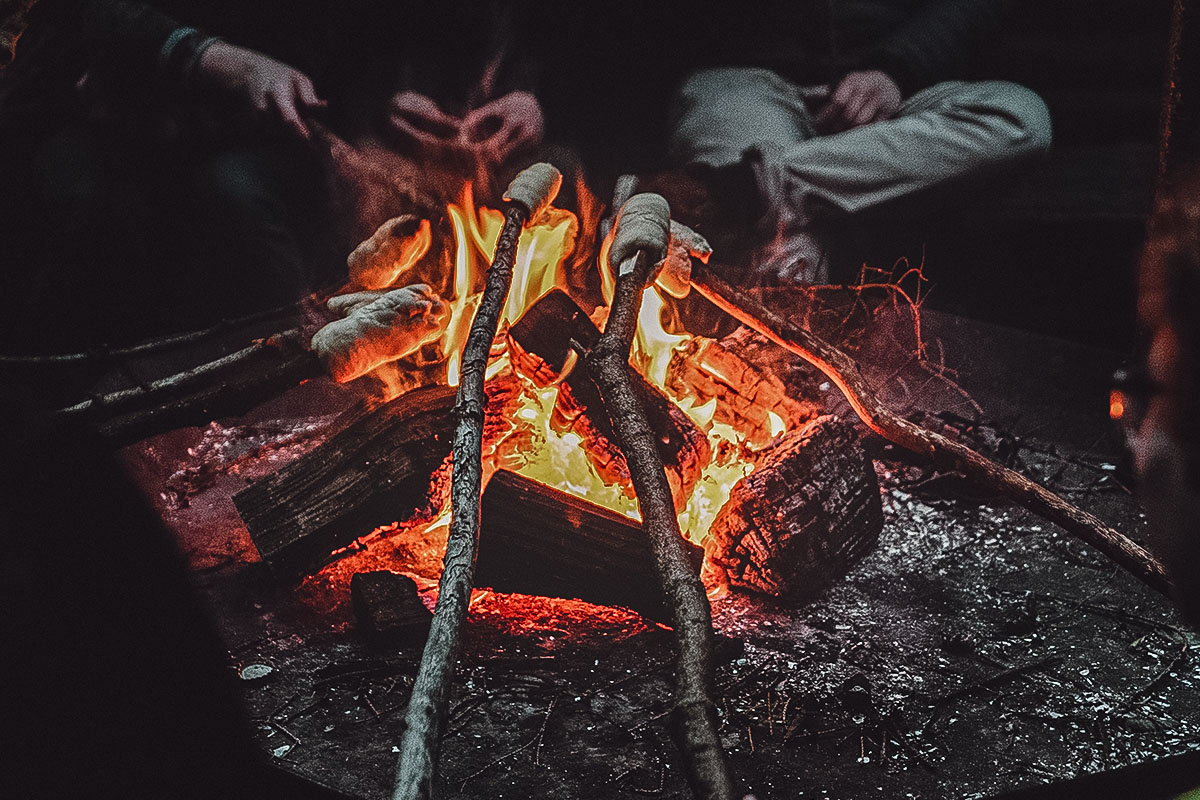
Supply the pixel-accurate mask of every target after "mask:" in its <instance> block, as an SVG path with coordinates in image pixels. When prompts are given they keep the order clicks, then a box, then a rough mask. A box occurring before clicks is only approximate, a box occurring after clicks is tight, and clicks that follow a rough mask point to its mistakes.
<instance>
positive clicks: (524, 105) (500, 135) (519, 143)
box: [463, 92, 544, 164]
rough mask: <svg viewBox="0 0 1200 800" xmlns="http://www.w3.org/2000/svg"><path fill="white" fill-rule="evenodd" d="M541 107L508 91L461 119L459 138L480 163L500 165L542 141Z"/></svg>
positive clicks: (533, 99)
mask: <svg viewBox="0 0 1200 800" xmlns="http://www.w3.org/2000/svg"><path fill="white" fill-rule="evenodd" d="M543 132H544V120H543V117H542V106H541V104H540V103H538V101H537V98H536V97H534V96H533V95H532V94H530V93H529V92H509V93H508V94H506V95H504V96H503V97H498V98H496V99H495V100H493V101H491V102H490V103H487V104H485V105H483V106H480V107H479V108H477V109H475V110H474V111H472V112H471V113H469V114H467V116H466V119H464V120H463V136H464V137H465V139H466V142H467V145H468V146H469V147H470V148H471V149H472V150H474V151H475V152H476V153H477V154H478V156H479V158H480V160H481V161H483V162H484V163H488V164H503V163H504V162H505V161H507V160H508V158H509V156H511V155H513V154H514V153H517V152H519V151H521V150H531V149H533V148H535V147H537V146H538V145H539V144H541V142H542V135H543Z"/></svg>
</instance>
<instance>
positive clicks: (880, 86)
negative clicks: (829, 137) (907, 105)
mask: <svg viewBox="0 0 1200 800" xmlns="http://www.w3.org/2000/svg"><path fill="white" fill-rule="evenodd" d="M900 100H901V95H900V87H899V86H897V85H896V82H895V81H894V80H892V79H891V78H890V77H888V75H887V74H886V73H883V72H880V71H879V70H870V71H867V72H851V73H849V74H848V75H846V77H844V78H842V80H841V82H840V83H838V85H837V88H836V89H834V90H833V96H832V97H830V98H829V102H827V103H826V104H825V106H824V107H823V108H822V109H821V111H820V113H819V114H817V118H816V120H815V121H814V122H815V124H816V126H817V130H818V131H820V132H821V133H824V134H829V133H840V132H841V131H846V130H850V129H851V128H857V127H858V126H860V125H868V124H870V123H872V122H879V121H880V120H884V119H891V118H892V117H894V116H896V112H898V111H899V110H900Z"/></svg>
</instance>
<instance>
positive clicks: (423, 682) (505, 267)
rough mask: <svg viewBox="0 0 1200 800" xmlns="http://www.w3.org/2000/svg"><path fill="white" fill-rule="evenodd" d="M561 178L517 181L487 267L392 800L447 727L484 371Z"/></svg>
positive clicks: (429, 776)
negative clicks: (520, 262) (441, 543)
mask: <svg viewBox="0 0 1200 800" xmlns="http://www.w3.org/2000/svg"><path fill="white" fill-rule="evenodd" d="M561 182H562V176H561V174H559V172H558V170H556V169H554V168H553V167H551V166H550V165H548V164H535V165H534V166H532V167H530V168H529V169H527V170H525V171H524V172H522V173H521V174H520V175H518V176H517V177H516V178H515V179H514V180H513V182H512V184H511V185H510V186H509V191H508V192H507V193H506V195H505V199H506V200H507V201H508V202H507V203H506V204H505V209H504V227H503V229H502V230H501V231H500V239H499V241H498V242H497V243H496V255H495V257H494V258H493V260H492V265H491V267H490V268H489V269H488V273H487V283H486V285H485V287H484V290H483V299H482V300H481V301H480V303H479V308H478V309H477V310H476V312H475V318H474V320H473V321H472V322H471V330H470V332H469V333H468V335H467V343H466V346H465V347H464V348H463V356H462V370H461V377H460V382H459V386H458V397H457V399H456V401H455V405H454V415H455V420H456V429H455V433H454V449H453V454H454V455H453V459H454V473H453V481H452V484H451V489H450V504H451V515H450V534H449V539H448V541H447V543H446V559H445V562H444V565H443V567H442V578H441V582H440V583H439V585H438V600H437V606H436V608H435V609H434V612H433V623H432V625H431V627H430V630H429V637H428V639H427V640H426V642H425V651H424V653H423V654H422V656H421V666H420V668H419V669H418V671H417V678H416V681H415V682H414V683H413V691H412V697H411V698H410V699H409V702H408V710H407V712H406V713H405V717H404V736H403V738H402V739H401V741H400V756H399V760H398V763H397V766H396V782H395V786H394V789H393V792H392V797H393V800H425V799H426V798H429V797H431V796H432V793H433V777H434V772H435V768H436V765H437V756H438V745H439V740H440V738H441V735H442V729H443V728H444V727H445V724H446V704H447V700H448V699H449V695H450V681H451V678H452V677H453V672H454V663H455V661H456V660H457V659H458V648H459V639H460V636H461V633H462V626H463V622H464V620H465V619H466V616H467V605H468V602H469V601H470V599H471V584H472V581H473V579H474V572H475V555H476V551H477V545H478V539H479V503H480V493H481V490H482V483H483V464H482V452H483V410H484V407H485V406H486V405H487V400H486V398H485V397H484V391H483V383H484V372H485V370H486V368H487V360H488V353H489V351H490V350H491V346H492V340H493V339H495V337H496V330H497V328H498V327H499V324H500V314H501V312H502V311H503V310H504V304H505V302H506V301H507V299H508V291H509V287H510V286H511V284H512V271H513V262H514V261H515V260H516V254H517V243H518V240H519V239H520V236H521V230H522V228H523V227H524V225H525V224H526V223H527V222H528V221H530V220H531V219H533V218H535V217H536V216H537V214H538V213H540V212H541V210H542V209H543V208H545V206H547V205H549V203H550V202H551V201H552V200H553V199H554V196H555V195H556V194H557V193H558V187H559V185H561Z"/></svg>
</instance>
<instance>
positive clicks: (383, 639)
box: [350, 569, 433, 646]
mask: <svg viewBox="0 0 1200 800" xmlns="http://www.w3.org/2000/svg"><path fill="white" fill-rule="evenodd" d="M350 598H351V600H352V601H353V605H354V617H355V619H356V620H357V621H358V626H359V629H360V630H361V631H362V632H363V633H364V634H365V635H366V637H367V638H368V639H369V640H370V641H371V642H373V643H374V644H377V645H381V646H396V645H401V644H407V643H413V642H423V641H425V636H426V635H427V634H428V633H429V623H430V620H432V619H433V613H432V612H431V611H430V610H429V609H428V608H426V607H425V604H424V603H422V602H421V597H420V595H419V594H417V584H416V583H414V582H413V579H412V578H409V577H407V576H405V575H400V574H398V573H395V572H392V571H391V570H386V569H381V570H375V571H373V572H359V573H356V574H355V575H354V577H353V578H351V579H350Z"/></svg>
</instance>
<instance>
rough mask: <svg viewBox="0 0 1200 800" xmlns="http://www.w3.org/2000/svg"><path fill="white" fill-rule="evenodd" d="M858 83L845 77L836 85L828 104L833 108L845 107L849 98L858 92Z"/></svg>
mask: <svg viewBox="0 0 1200 800" xmlns="http://www.w3.org/2000/svg"><path fill="white" fill-rule="evenodd" d="M858 86H859V84H858V81H856V80H855V79H854V78H851V77H846V78H843V79H842V82H841V83H839V84H838V87H837V89H836V90H835V91H834V93H833V97H831V98H829V102H830V103H832V104H833V105H835V106H841V107H843V108H844V107H845V106H846V104H847V103H848V102H850V98H851V97H852V96H854V94H855V92H857V91H858Z"/></svg>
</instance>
